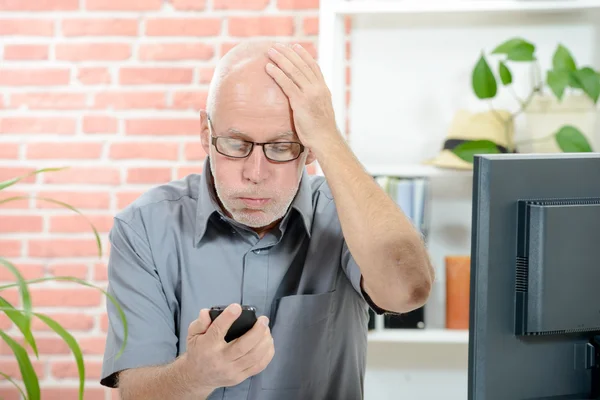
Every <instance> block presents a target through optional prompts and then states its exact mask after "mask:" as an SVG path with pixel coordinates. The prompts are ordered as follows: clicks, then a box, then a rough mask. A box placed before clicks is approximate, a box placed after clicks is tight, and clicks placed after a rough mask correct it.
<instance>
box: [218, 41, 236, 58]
mask: <svg viewBox="0 0 600 400" xmlns="http://www.w3.org/2000/svg"><path fill="white" fill-rule="evenodd" d="M238 43H239V42H226V43H221V56H224V55H225V54H227V53H228V52H229V50H231V49H233V48H234V47H235V46H236V45H237V44H238Z"/></svg>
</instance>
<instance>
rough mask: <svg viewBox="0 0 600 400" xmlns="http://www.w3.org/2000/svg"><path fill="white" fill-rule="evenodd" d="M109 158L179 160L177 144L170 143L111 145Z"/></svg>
mask: <svg viewBox="0 0 600 400" xmlns="http://www.w3.org/2000/svg"><path fill="white" fill-rule="evenodd" d="M109 157H110V159H112V160H135V159H143V160H171V161H176V160H177V159H178V158H179V144H178V143H170V142H162V143H157V142H150V143H143V142H142V143H140V142H130V143H113V144H112V145H111V146H110V152H109Z"/></svg>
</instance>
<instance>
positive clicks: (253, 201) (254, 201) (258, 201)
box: [239, 197, 270, 207]
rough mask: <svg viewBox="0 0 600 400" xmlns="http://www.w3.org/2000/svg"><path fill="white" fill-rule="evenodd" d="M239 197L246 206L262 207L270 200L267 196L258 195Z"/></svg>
mask: <svg viewBox="0 0 600 400" xmlns="http://www.w3.org/2000/svg"><path fill="white" fill-rule="evenodd" d="M239 199H240V200H241V201H242V202H243V203H244V204H245V205H247V206H248V207H262V206H264V205H265V204H267V203H268V202H269V201H270V199H268V198H259V197H240V198H239Z"/></svg>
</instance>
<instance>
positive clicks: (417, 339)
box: [368, 329, 469, 345]
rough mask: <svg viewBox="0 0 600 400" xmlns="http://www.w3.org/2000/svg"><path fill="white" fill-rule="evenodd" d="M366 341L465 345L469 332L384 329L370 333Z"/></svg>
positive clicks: (467, 341)
mask: <svg viewBox="0 0 600 400" xmlns="http://www.w3.org/2000/svg"><path fill="white" fill-rule="evenodd" d="M368 340H369V342H372V343H438V344H459V345H466V344H468V343H469V331H468V330H451V329H386V330H379V331H370V332H369V335H368Z"/></svg>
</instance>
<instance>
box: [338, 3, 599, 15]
mask: <svg viewBox="0 0 600 400" xmlns="http://www.w3.org/2000/svg"><path fill="white" fill-rule="evenodd" d="M590 10H600V1H597V0H486V1H483V0H438V1H434V0H373V1H370V0H355V1H353V0H349V1H344V0H342V1H338V2H336V4H335V6H334V12H335V13H337V14H338V15H352V14H433V13H478V12H479V13H480V12H565V11H590Z"/></svg>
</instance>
